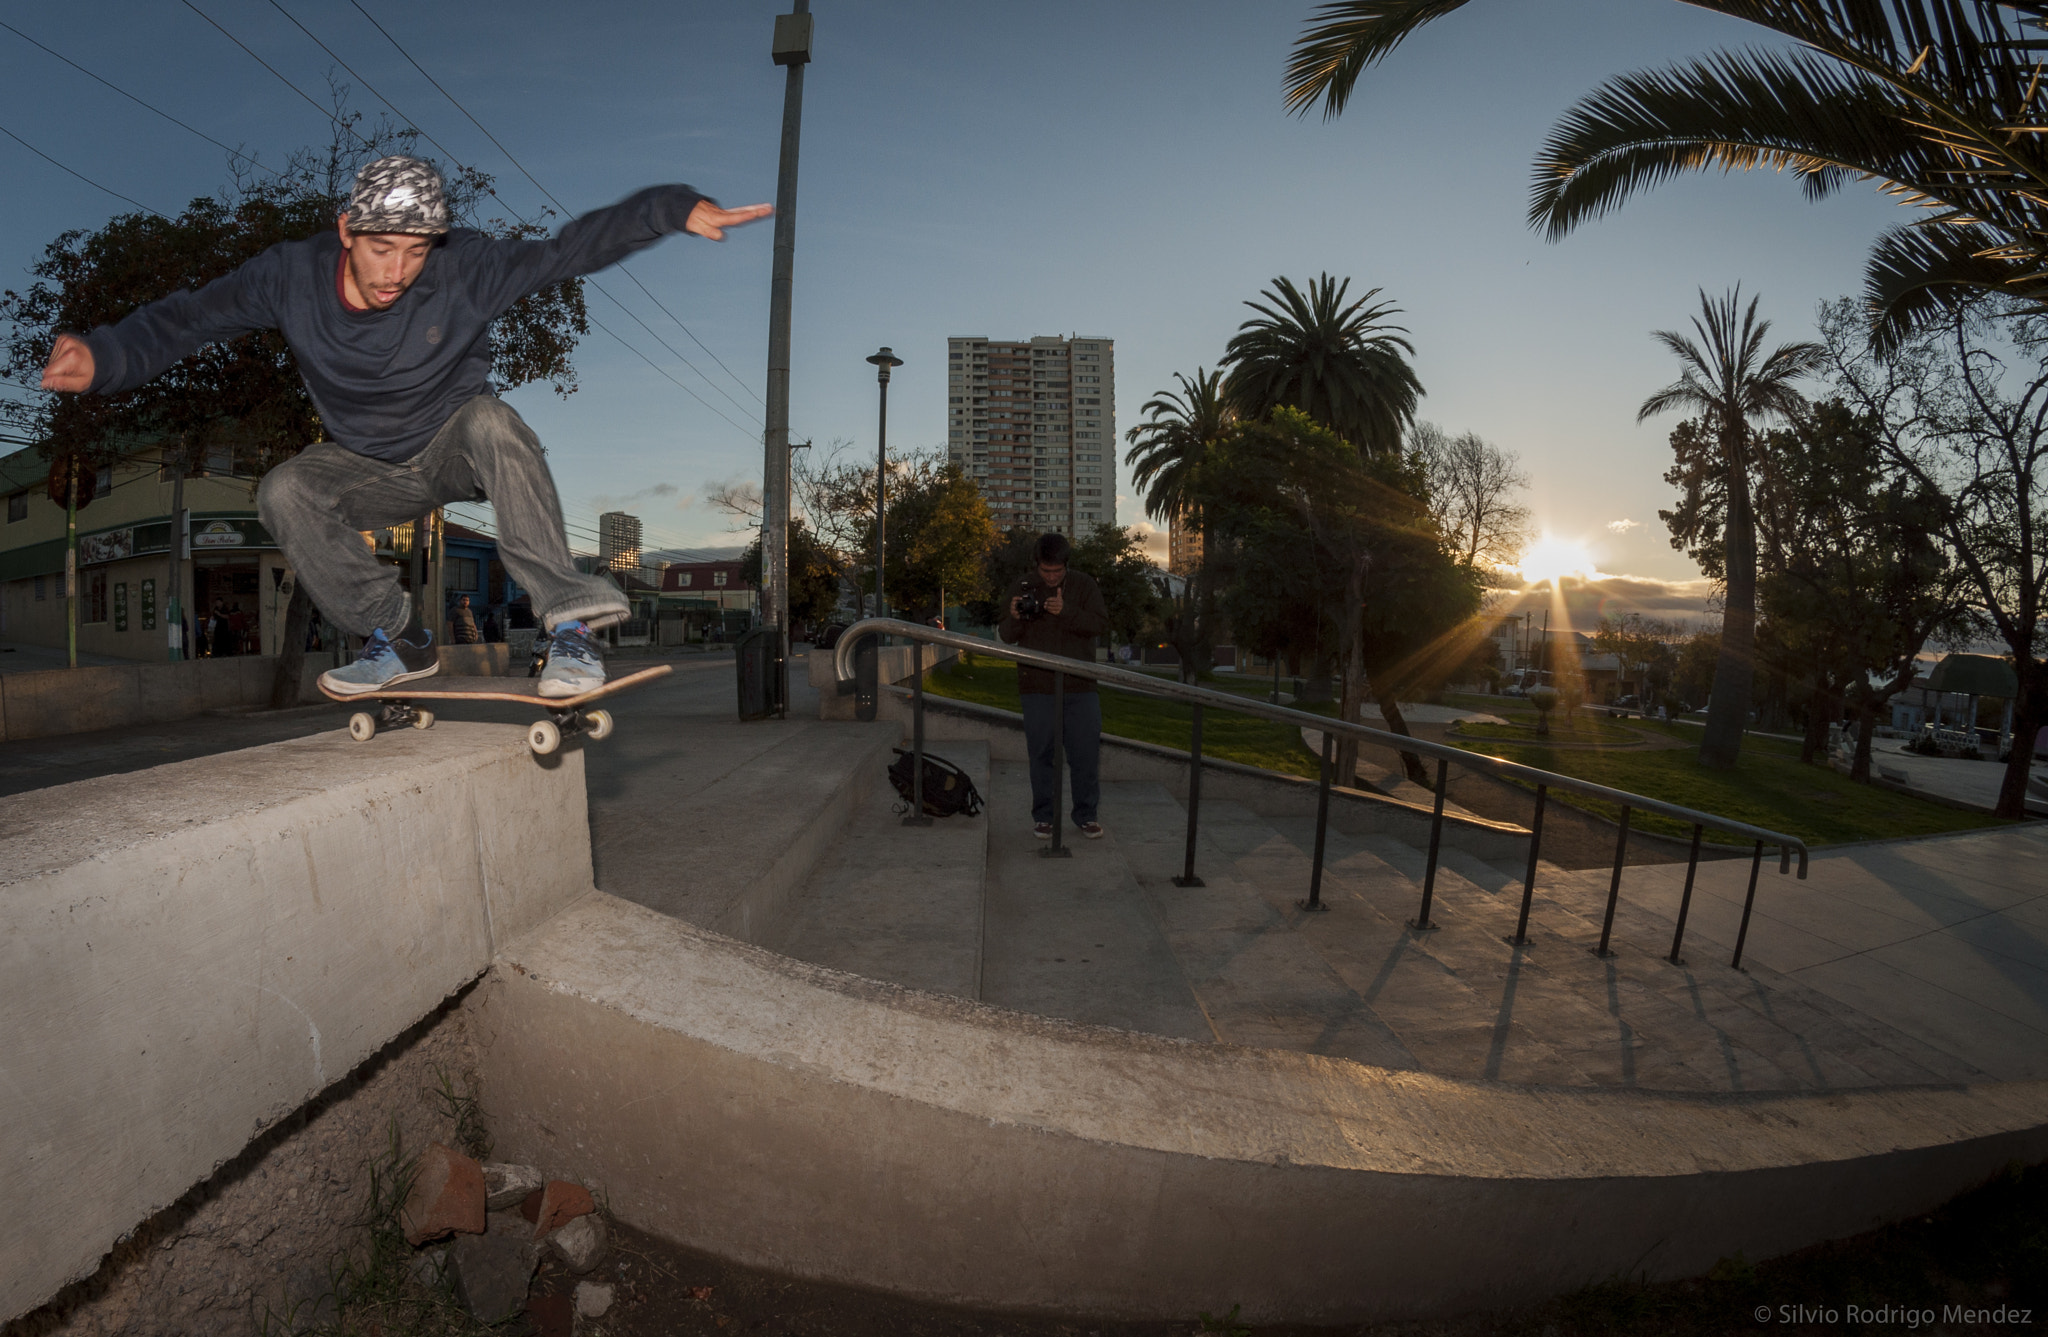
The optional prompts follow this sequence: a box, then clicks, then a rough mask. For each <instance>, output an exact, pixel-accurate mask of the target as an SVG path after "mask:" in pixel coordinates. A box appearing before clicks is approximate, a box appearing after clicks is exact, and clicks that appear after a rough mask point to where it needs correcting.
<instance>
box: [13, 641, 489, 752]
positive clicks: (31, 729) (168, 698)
mask: <svg viewBox="0 0 2048 1337" xmlns="http://www.w3.org/2000/svg"><path fill="white" fill-rule="evenodd" d="M510 652H511V647H510V646H507V645H504V644H498V645H447V646H443V647H441V672H443V673H447V674H462V675H464V676H469V677H484V676H494V677H503V676H504V675H505V674H506V673H508V672H509V671H510V665H511V653H510ZM331 667H333V660H332V658H331V657H330V656H328V655H326V654H320V653H315V654H310V655H308V656H306V664H305V668H304V670H303V671H302V674H301V677H300V681H299V700H301V701H302V702H306V703H308V704H310V703H313V702H317V701H322V700H324V699H325V698H323V697H322V696H321V695H320V692H319V689H318V688H317V687H315V686H314V681H315V680H316V679H317V678H319V676H320V675H321V674H322V673H325V672H326V671H327V670H328V669H329V668H331ZM276 677H277V657H276V656H275V655H237V656H231V657H229V658H225V659H185V660H179V661H178V662H176V663H164V664H105V665H98V666H94V667H91V668H75V669H43V670H40V671H38V672H35V673H6V674H0V742H9V741H15V740H20V739H26V738H52V737H56V736H57V735H59V734H73V733H89V732H91V731H92V730H94V729H121V728H127V727H130V726H132V725H137V724H167V723H169V722H170V721H172V720H183V719H190V718H191V717H192V716H194V715H202V714H205V713H206V712H207V711H209V710H231V709H235V708H238V707H239V708H247V707H251V706H264V705H268V704H270V687H271V683H272V682H273V681H274V680H275V679H276Z"/></svg>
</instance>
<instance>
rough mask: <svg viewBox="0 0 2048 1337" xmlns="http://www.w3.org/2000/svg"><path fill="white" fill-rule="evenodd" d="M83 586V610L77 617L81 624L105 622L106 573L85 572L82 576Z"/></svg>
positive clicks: (102, 571)
mask: <svg viewBox="0 0 2048 1337" xmlns="http://www.w3.org/2000/svg"><path fill="white" fill-rule="evenodd" d="M83 583H84V585H85V591H84V593H85V609H84V611H83V612H82V613H80V615H79V621H81V622H105V621H106V620H107V573H106V572H105V571H104V570H101V571H87V572H85V573H84V576H83Z"/></svg>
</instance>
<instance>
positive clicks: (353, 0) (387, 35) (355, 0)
mask: <svg viewBox="0 0 2048 1337" xmlns="http://www.w3.org/2000/svg"><path fill="white" fill-rule="evenodd" d="M270 2H271V3H272V4H276V3H277V0H270ZM349 3H350V4H351V5H353V6H355V10H356V12H357V13H358V14H361V15H362V16H363V17H364V18H366V19H368V20H369V21H370V26H371V27H373V28H375V29H376V30H377V31H378V32H380V33H383V34H384V40H385V41H387V42H389V43H391V45H392V47H393V48H395V49H396V50H397V52H398V54H399V55H401V56H404V57H405V59H406V62H407V63H408V64H410V65H411V66H412V67H413V68H414V69H416V70H418V71H419V72H420V77H421V78H423V79H425V80H426V81H427V82H428V83H430V84H432V85H433V86H434V87H435V89H436V90H437V91H439V93H440V94H441V96H442V97H445V98H447V99H448V101H449V102H450V103H451V104H453V105H454V107H455V110H457V111H459V112H461V113H462V114H463V115H464V116H465V117H467V118H468V120H469V123H470V124H471V125H473V126H475V127H476V128H477V129H478V130H479V131H481V132H482V133H483V137H484V138H485V139H488V140H490V141H491V143H492V144H493V145H494V146H495V147H496V148H497V150H498V152H500V153H502V154H504V155H505V160H506V161H507V162H509V163H511V164H512V165H513V166H514V167H515V168H517V169H518V170H519V174H520V175H521V176H523V177H525V178H526V179H527V180H528V181H530V182H532V183H533V188H534V189H535V190H538V191H539V192H540V193H541V194H542V195H545V196H546V197H547V198H548V200H549V201H550V202H552V203H553V204H554V206H555V207H556V208H557V209H560V210H561V211H562V212H563V213H564V214H567V213H569V212H570V211H569V206H568V205H566V204H563V203H562V202H561V201H560V200H558V199H556V198H555V194H554V192H553V191H551V190H549V189H548V188H547V187H546V186H544V185H542V184H541V183H540V180H539V179H538V178H537V177H535V176H534V174H533V173H532V172H529V171H527V170H526V165H525V164H524V163H522V162H520V161H519V159H517V158H515V157H513V156H512V150H510V149H508V148H506V147H505V146H504V144H502V143H500V142H499V140H498V137H497V136H496V135H494V134H492V133H491V132H490V130H489V129H488V128H486V127H485V125H484V123H483V122H482V121H479V120H478V119H477V118H476V117H475V116H474V115H472V114H471V113H470V110H469V108H467V107H465V106H463V105H462V103H461V101H460V100H459V99H457V98H456V96H455V95H454V94H453V93H451V92H449V91H448V90H447V89H446V88H443V87H442V86H441V81H440V80H438V79H436V78H435V77H434V76H433V75H431V74H428V73H427V70H426V67H425V66H423V65H421V64H420V63H419V62H418V61H417V60H414V59H413V57H412V53H411V52H409V51H407V50H406V49H405V47H404V45H403V44H401V43H400V42H399V40H398V39H397V38H396V37H393V36H392V35H391V32H390V30H389V29H387V28H386V27H385V26H384V25H383V24H381V23H379V22H377V19H376V16H375V15H373V14H371V13H370V11H369V10H367V9H364V8H363V6H362V4H361V0H349ZM508 207H509V206H508ZM619 272H620V273H622V274H624V275H625V276H626V277H627V278H629V279H632V280H633V286H634V287H636V288H638V289H639V290H640V291H641V292H643V293H646V294H647V300H648V301H650V302H653V303H654V305H655V306H656V307H657V308H659V309H660V311H661V313H662V314H663V315H665V316H667V317H668V318H669V319H670V320H673V321H674V322H675V323H676V327H677V328H678V329H680V330H682V332H683V333H684V334H687V335H689V336H690V341H691V342H692V343H694V344H696V345H697V347H699V348H701V349H703V350H704V353H705V355H706V356H707V357H709V358H710V359H711V360H712V361H713V362H716V363H717V364H718V366H719V369H720V370H722V371H723V372H724V373H725V374H726V375H728V376H731V377H732V379H733V380H734V381H735V382H736V383H737V384H738V385H739V387H740V388H741V389H742V390H745V391H746V392H747V393H748V394H750V395H753V396H754V398H755V400H756V401H759V402H761V403H762V407H764V408H765V407H766V406H767V405H766V402H765V401H762V400H761V395H760V392H758V391H757V390H755V389H754V387H753V386H751V385H749V384H747V383H746V382H745V381H743V380H741V379H740V378H739V376H737V375H735V374H734V372H733V369H732V368H731V367H728V366H726V365H725V359H723V358H721V357H719V356H718V354H716V353H714V352H712V351H711V347H710V345H708V344H706V343H705V342H704V341H703V340H702V339H699V338H698V337H697V335H696V332H695V331H694V330H692V329H691V328H690V327H689V326H688V325H685V324H683V320H682V317H680V316H678V315H677V314H676V313H675V312H673V311H671V310H669V309H668V307H666V306H664V305H663V304H662V301H661V299H660V298H659V297H656V296H655V295H654V294H653V292H651V291H649V289H648V287H647V285H646V284H644V283H642V282H641V281H640V279H639V276H637V275H636V274H634V273H633V271H632V270H630V269H628V268H626V265H625V262H624V261H621V262H620V263H619ZM606 296H610V294H609V293H607V294H606ZM613 300H614V301H617V300H618V299H617V298H613ZM648 333H650V334H652V333H653V331H652V330H649V331H648ZM663 347H667V345H666V344H664V345H663ZM669 351H670V352H672V353H673V352H675V350H674V349H669ZM676 356H677V357H682V354H680V353H677V354H676ZM684 361H685V362H686V363H687V362H688V359H687V358H685V359H684ZM692 370H695V369H694V368H692ZM698 375H700V376H701V375H703V373H702V372H699V373H698ZM705 380H706V381H707V382H709V380H710V378H709V377H706V378H705ZM719 393H721V394H724V393H725V392H724V391H723V390H720V391H719ZM726 397H727V398H728V399H730V398H731V396H730V395H727V396H726ZM734 402H735V403H737V402H738V401H734ZM743 411H746V412H751V411H752V410H743Z"/></svg>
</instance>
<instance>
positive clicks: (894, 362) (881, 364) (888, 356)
mask: <svg viewBox="0 0 2048 1337" xmlns="http://www.w3.org/2000/svg"><path fill="white" fill-rule="evenodd" d="M867 360H868V361H869V362H872V363H874V364H875V379H876V380H877V381H879V382H881V383H882V384H883V385H887V384H888V383H889V368H891V367H900V366H902V365H903V359H902V358H900V357H897V356H896V355H895V354H894V353H892V352H890V351H889V345H887V344H883V345H882V350H881V351H880V352H879V353H873V354H870V355H869V357H868V359H867Z"/></svg>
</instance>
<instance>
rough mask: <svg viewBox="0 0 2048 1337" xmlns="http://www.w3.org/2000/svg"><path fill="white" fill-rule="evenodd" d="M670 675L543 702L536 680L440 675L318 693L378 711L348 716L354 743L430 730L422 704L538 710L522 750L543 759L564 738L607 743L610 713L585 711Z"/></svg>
mask: <svg viewBox="0 0 2048 1337" xmlns="http://www.w3.org/2000/svg"><path fill="white" fill-rule="evenodd" d="M673 671H674V666H673V665H669V664H656V665H654V666H653V667H651V668H644V669H641V670H639V671H638V672H637V673H629V674H627V675H626V676H625V677H623V678H613V679H611V680H610V681H608V682H606V683H605V685H604V686H602V687H599V688H597V689H596V690H595V691H590V692H583V693H581V694H579V695H576V696H542V695H541V694H540V692H539V690H538V689H539V686H540V679H538V678H459V677H453V676H449V677H443V676H441V675H440V674H435V675H433V676H432V677H427V678H414V679H413V680H412V681H410V682H401V683H397V684H394V685H393V686H391V687H389V688H386V689H384V690H381V691H375V692H354V693H343V692H335V691H329V690H328V688H327V687H326V685H325V684H322V686H321V688H320V691H321V693H322V694H323V695H325V696H326V697H327V698H328V699H329V700H331V701H340V702H342V703H344V704H347V705H355V704H357V703H359V702H360V703H364V704H367V703H370V702H376V703H378V704H379V705H380V706H381V707H382V709H381V711H380V712H379V713H377V714H374V715H373V714H371V713H370V712H369V711H367V710H358V711H357V712H356V713H355V714H353V715H351V716H349V720H348V731H349V736H350V737H352V738H354V739H355V740H356V741H357V742H359V743H367V742H369V741H370V739H372V738H373V737H375V736H376V733H377V730H378V729H379V728H398V727H410V728H414V729H431V728H433V727H434V718H435V716H434V710H433V708H432V707H431V706H427V707H424V708H423V707H422V706H421V705H420V704H419V703H421V702H430V701H509V702H512V703H513V704H515V705H531V706H539V707H540V708H541V709H543V710H545V711H547V713H548V718H547V719H544V720H536V721H535V722H534V723H533V725H532V727H530V728H529V729H527V731H526V745H527V746H528V747H530V748H532V749H533V750H534V751H535V752H536V753H539V754H541V755H545V754H547V753H549V752H553V751H554V750H555V749H556V748H558V747H560V746H561V745H562V738H563V736H564V735H568V734H578V733H582V734H588V735H590V737H591V738H592V740H597V739H602V738H606V737H609V736H610V735H611V732H612V716H611V712H610V711H607V710H587V709H585V707H587V706H588V705H590V703H592V702H594V701H600V700H602V699H604V698H605V697H608V696H617V695H618V694H619V693H620V692H624V691H627V690H629V689H631V688H634V687H644V686H646V685H647V684H648V683H650V682H653V681H654V680H655V679H656V678H664V677H667V676H668V675H669V674H670V673H671V672H673Z"/></svg>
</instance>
